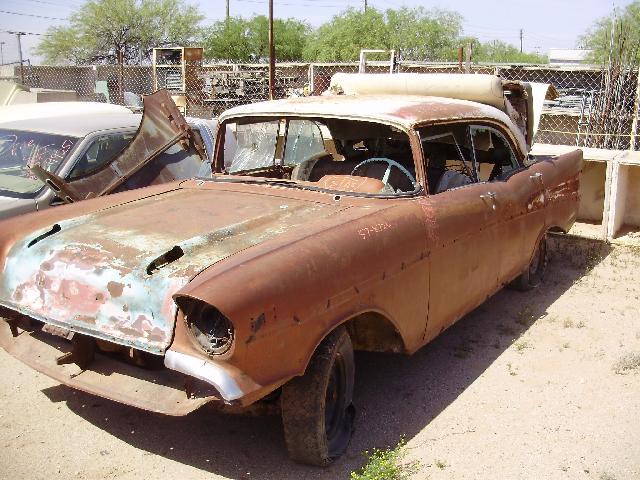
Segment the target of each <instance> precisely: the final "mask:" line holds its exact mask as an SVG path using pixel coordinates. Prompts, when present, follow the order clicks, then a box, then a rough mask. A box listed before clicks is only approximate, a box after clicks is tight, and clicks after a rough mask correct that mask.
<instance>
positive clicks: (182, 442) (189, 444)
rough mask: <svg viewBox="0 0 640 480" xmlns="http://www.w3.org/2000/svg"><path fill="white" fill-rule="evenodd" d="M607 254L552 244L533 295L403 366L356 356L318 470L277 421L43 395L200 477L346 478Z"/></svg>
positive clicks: (494, 305)
mask: <svg viewBox="0 0 640 480" xmlns="http://www.w3.org/2000/svg"><path fill="white" fill-rule="evenodd" d="M609 251H610V249H609V247H607V246H606V245H604V244H601V243H594V242H590V241H585V240H581V239H571V238H568V237H561V238H553V239H552V240H551V248H550V252H551V257H552V259H551V262H550V264H549V267H548V271H547V277H546V281H545V283H544V284H543V285H542V286H541V287H540V288H538V289H537V290H535V291H533V292H527V293H522V292H516V291H513V290H508V289H505V290H503V291H500V292H499V293H497V294H496V295H495V296H494V297H492V298H490V299H489V300H488V301H487V302H486V303H485V304H483V305H482V306H480V307H479V308H477V309H476V310H474V311H473V312H472V313H470V314H469V315H467V316H466V317H464V318H463V319H462V320H460V321H459V322H458V323H456V324H455V325H454V326H453V327H451V328H450V329H449V330H447V331H446V332H445V333H443V334H442V335H441V336H440V337H439V338H437V339H436V340H435V341H433V342H432V343H431V344H429V345H428V346H426V347H425V348H423V349H421V350H420V351H419V352H417V353H416V354H415V355H413V356H412V357H404V356H399V355H381V354H366V353H361V354H357V355H356V372H357V373H356V391H355V398H354V403H355V405H356V408H357V409H358V416H357V420H356V432H355V434H354V438H353V441H352V443H351V446H350V447H349V450H348V452H347V454H346V455H345V456H344V457H342V458H341V459H339V460H338V461H336V463H335V464H334V465H332V466H330V467H329V468H326V469H319V468H312V467H306V466H301V465H297V464H294V463H293V462H291V461H290V460H289V459H288V457H287V454H286V449H285V445H284V439H283V434H282V428H281V424H280V418H279V417H278V416H265V417H250V416H239V415H222V414H219V413H217V412H214V411H211V410H210V409H206V408H204V409H201V410H199V411H196V412H194V413H192V414H190V415H189V416H187V417H178V418H175V417H166V416H162V415H158V414H153V413H149V412H144V411H140V410H137V409H135V408H132V407H127V406H123V405H120V404H117V403H113V402H110V401H108V400H104V399H102V398H98V397H94V396H91V395H88V394H85V393H82V392H76V391H74V390H72V389H70V388H67V387H65V386H55V387H51V388H47V389H46V390H44V393H45V394H46V395H47V396H48V397H49V398H50V399H51V400H52V401H54V402H66V404H67V406H68V408H70V409H71V410H72V411H73V412H75V413H76V414H78V415H79V416H81V417H83V418H84V419H85V420H87V421H88V422H91V423H92V424H94V425H96V426H98V427H99V428H101V429H103V430H105V431H106V432H108V433H110V434H111V435H114V436H115V437H117V438H119V439H121V440H123V441H125V442H127V443H129V444H130V445H132V446H134V447H136V448H138V449H143V450H145V451H147V452H150V453H153V454H157V455H161V456H163V457H167V458H169V459H172V460H174V461H177V462H181V463H183V464H187V465H190V466H193V467H195V468H198V469H201V470H203V471H208V472H211V473H215V474H219V475H223V476H225V477H230V478H273V479H299V478H309V479H312V478H318V479H320V478H330V479H335V478H348V477H349V472H351V471H353V470H356V469H358V468H359V467H360V466H362V464H363V463H364V461H365V458H364V457H363V455H362V452H363V451H364V450H367V449H371V448H372V447H378V448H383V447H386V446H390V445H395V443H397V441H398V439H399V438H400V437H401V436H405V438H406V439H407V440H411V438H413V437H414V436H415V435H416V434H417V433H418V432H420V431H421V430H422V429H423V428H425V426H427V425H428V424H429V422H431V420H433V419H434V418H435V417H436V416H437V415H438V414H439V413H440V412H441V411H442V410H443V409H444V408H446V407H447V406H448V405H449V404H451V403H452V402H453V401H454V400H455V399H456V398H457V397H458V396H459V395H460V394H461V393H462V392H463V391H464V390H465V389H466V388H467V387H468V386H469V385H470V384H472V383H473V382H474V380H475V379H476V378H477V377H478V376H479V375H481V374H482V373H483V372H484V371H485V370H486V369H487V368H488V367H489V366H490V365H491V364H492V363H493V361H494V360H495V359H496V358H497V357H498V356H500V355H501V354H502V353H503V352H504V351H505V350H506V349H507V348H508V347H509V346H510V345H511V344H512V343H513V342H514V341H515V340H517V339H518V337H520V336H521V335H522V334H523V333H524V332H525V331H526V330H527V329H528V328H529V327H530V326H531V325H532V324H533V323H534V322H535V321H536V320H537V319H539V318H541V317H543V316H544V315H545V312H546V309H547V307H548V306H549V305H550V304H552V303H553V302H554V301H555V300H556V299H557V298H558V297H560V296H561V295H562V294H563V293H564V292H565V291H566V290H567V289H569V287H571V285H572V284H573V283H574V282H575V281H576V280H578V279H579V278H580V277H581V276H582V275H583V274H584V273H585V271H587V270H589V269H591V268H593V267H594V266H595V265H596V264H597V263H598V262H599V261H600V260H602V259H603V258H604V257H605V256H606V255H608V253H609ZM514 299H515V300H514ZM106 454H108V452H106V453H105V455H106Z"/></svg>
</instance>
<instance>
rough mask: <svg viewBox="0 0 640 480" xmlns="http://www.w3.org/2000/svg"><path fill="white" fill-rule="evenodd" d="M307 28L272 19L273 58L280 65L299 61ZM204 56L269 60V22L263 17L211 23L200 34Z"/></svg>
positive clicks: (302, 25) (222, 58)
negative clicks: (274, 55) (274, 57)
mask: <svg viewBox="0 0 640 480" xmlns="http://www.w3.org/2000/svg"><path fill="white" fill-rule="evenodd" d="M310 31H311V28H310V27H309V25H307V24H306V23H304V22H300V21H298V20H295V19H293V18H289V19H287V20H281V19H274V21H273V36H274V39H275V48H276V58H277V59H278V61H281V62H291V61H299V60H302V50H303V48H304V45H305V43H306V41H307V37H308V35H309V32H310ZM202 43H203V45H204V53H205V56H206V57H207V58H208V59H210V60H227V61H232V62H263V61H266V60H267V59H268V58H269V20H268V19H267V17H266V16H264V15H256V16H254V17H252V18H250V19H244V18H241V17H231V18H229V20H221V21H218V22H215V23H214V24H213V25H211V26H210V27H208V28H205V29H204V31H203V34H202Z"/></svg>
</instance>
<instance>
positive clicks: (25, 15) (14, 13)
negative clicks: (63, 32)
mask: <svg viewBox="0 0 640 480" xmlns="http://www.w3.org/2000/svg"><path fill="white" fill-rule="evenodd" d="M0 13H7V14H9V15H21V16H23V17H34V18H44V19H47V20H63V21H66V20H67V19H66V18H60V17H46V16H44V15H34V14H32V13H20V12H9V11H7V10H0Z"/></svg>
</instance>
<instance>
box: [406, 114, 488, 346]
mask: <svg viewBox="0 0 640 480" xmlns="http://www.w3.org/2000/svg"><path fill="white" fill-rule="evenodd" d="M418 134H419V136H420V139H421V143H422V149H423V155H424V157H425V165H426V176H427V183H428V185H429V190H430V191H429V195H428V196H427V197H425V198H424V199H423V200H422V201H421V206H422V209H423V212H424V215H425V223H426V234H427V237H428V240H429V243H430V245H431V248H430V256H431V278H430V281H429V284H430V288H429V317H428V321H427V326H426V330H425V335H424V341H425V342H428V341H430V340H431V339H432V338H434V337H435V336H437V335H438V334H439V333H440V332H441V331H442V330H444V329H445V328H447V327H448V326H449V325H451V324H452V323H454V322H455V321H456V320H458V319H459V318H460V317H462V316H463V315H465V314H466V313H467V312H469V311H470V310H471V309H473V308H474V307H476V306H477V305H479V304H480V303H482V302H483V301H484V300H485V299H486V298H487V296H489V295H491V294H492V293H493V292H494V291H495V290H496V289H497V288H498V286H497V280H498V274H497V267H496V266H497V265H498V263H499V256H498V254H499V251H498V248H497V241H498V239H497V236H498V231H497V227H498V221H497V220H498V216H497V210H496V204H497V203H498V202H499V199H497V198H496V197H495V196H492V195H491V194H490V191H489V189H488V188H487V185H486V184H483V183H479V182H477V179H475V178H473V177H474V175H473V173H472V172H470V168H471V167H470V166H471V165H472V163H473V161H472V157H471V156H470V153H471V150H470V140H469V137H468V125H467V124H465V123H462V122H461V123H457V124H453V125H445V126H442V125H441V126H438V127H435V128H434V127H427V128H423V129H419V130H418ZM452 157H453V158H452ZM461 161H462V162H465V165H466V167H464V168H465V169H466V170H465V171H466V172H467V174H464V173H462V172H460V171H457V170H455V171H456V173H458V174H460V175H465V176H466V177H467V179H463V178H462V177H460V179H459V181H458V185H456V182H455V178H454V177H455V173H449V174H447V173H446V172H454V169H455V168H456V167H455V166H454V165H455V164H456V162H458V167H459V168H462V164H461V163H459V162H461ZM445 175H447V176H448V177H450V180H449V181H447V182H444V181H443V180H442V179H443V178H445V177H444V176H445ZM430 177H431V178H430ZM436 177H439V178H436ZM443 182H444V183H446V185H444V183H443ZM443 185H444V186H443Z"/></svg>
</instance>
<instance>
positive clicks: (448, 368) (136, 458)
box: [0, 238, 640, 480]
mask: <svg viewBox="0 0 640 480" xmlns="http://www.w3.org/2000/svg"><path fill="white" fill-rule="evenodd" d="M551 252H552V261H551V263H550V265H549V268H548V271H547V278H546V281H545V283H544V285H543V286H541V287H540V288H539V289H537V290H536V291H534V292H530V293H521V292H516V291H511V290H504V291H501V292H499V293H498V294H497V295H495V296H494V297H493V298H491V299H490V300H489V301H487V302H486V303H485V304H484V305H482V306H481V307H480V308H478V309H477V310H475V311H474V312H472V313H471V314H470V315H468V316H467V317H465V318H464V319H462V320H461V321H460V322H458V323H457V324H456V325H455V326H453V327H452V328H450V329H449V330H448V331H447V332H445V333H444V334H442V335H441V336H440V337H439V338H438V339H436V340H435V341H434V342H432V343H431V344H430V345H428V346H427V347H425V348H423V349H422V350H421V351H419V352H418V353H417V354H416V355H414V356H412V357H403V356H393V355H375V354H359V355H357V356H356V372H357V373H356V375H357V379H356V383H357V385H356V392H355V400H354V402H355V404H356V408H357V409H358V417H357V423H356V433H355V436H354V439H353V441H352V443H351V446H350V448H349V451H348V452H347V454H346V455H345V456H344V457H343V458H342V459H340V460H339V461H337V462H336V463H335V464H334V465H333V466H331V467H330V468H327V469H317V468H308V467H304V466H300V465H296V464H293V463H291V462H290V461H289V460H288V458H287V456H286V453H285V447H284V440H283V437H282V430H281V425H280V421H279V418H278V417H277V416H266V417H249V416H239V415H221V414H218V413H216V412H214V411H211V410H210V409H201V410H200V411H197V412H194V413H193V414H191V415H189V416H187V417H183V418H170V417H163V416H160V415H156V414H151V413H147V412H143V411H139V410H136V409H134V408H130V407H126V406H122V405H119V404H116V403H113V402H110V401H107V400H104V399H101V398H97V397H93V396H91V395H87V394H84V393H81V392H76V391H73V390H71V389H69V388H67V387H64V386H61V385H58V384H57V383H56V382H54V381H52V380H50V379H49V378H48V377H46V376H44V375H40V374H38V373H36V372H34V371H32V370H30V369H29V368H27V367H26V366H24V365H22V364H20V363H19V362H17V361H16V360H14V359H13V358H12V357H10V356H9V355H7V354H6V353H4V351H0V376H1V378H2V379H3V381H2V386H1V387H0V401H1V402H2V406H3V408H2V410H1V411H0V445H1V446H2V449H1V450H0V472H3V473H0V477H3V478H12V479H19V478H43V479H45V478H46V479H50V478H79V479H80V478H82V479H84V478H88V479H94V478H109V479H110V478H117V479H136V480H137V479H140V478H151V477H156V478H179V479H205V478H206V479H217V478H233V479H239V478H257V479H263V478H264V479H300V478H311V479H313V478H318V479H321V478H322V479H341V478H345V479H346V478H348V477H349V472H351V471H352V470H355V469H357V468H358V467H360V466H361V465H362V464H363V463H364V461H365V457H363V455H362V453H361V452H363V451H364V450H367V449H371V448H372V447H378V448H384V447H386V446H390V445H391V446H392V445H395V443H397V441H398V440H399V438H400V437H401V436H404V438H405V439H406V441H407V447H406V451H407V460H408V461H417V462H419V464H420V467H419V471H418V472H417V473H416V475H415V478H433V479H440V478H443V479H444V478H447V479H451V478H453V479H467V478H468V479H497V478H505V479H506V478H509V479H511V478H521V479H542V478H544V479H546V478H550V479H556V478H557V479H599V480H611V479H616V480H622V479H640V319H639V317H638V311H639V310H640V300H639V298H640V273H638V272H639V268H640V251H638V250H633V249H630V248H624V247H616V248H615V249H613V250H612V249H611V247H608V246H606V245H602V244H597V243H591V242H587V241H584V240H578V239H570V238H559V239H556V240H554V241H553V246H552V249H551ZM456 294H458V293H456V292H452V295H456Z"/></svg>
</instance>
